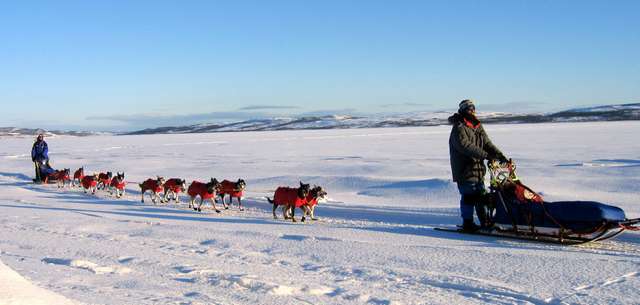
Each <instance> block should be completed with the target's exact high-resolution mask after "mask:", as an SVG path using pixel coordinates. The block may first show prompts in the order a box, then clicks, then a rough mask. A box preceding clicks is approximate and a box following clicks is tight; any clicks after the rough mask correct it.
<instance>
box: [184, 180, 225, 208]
mask: <svg viewBox="0 0 640 305" xmlns="http://www.w3.org/2000/svg"><path fill="white" fill-rule="evenodd" d="M218 191H220V182H218V179H215V178H211V181H209V182H207V183H202V182H199V181H193V182H191V185H189V189H188V190H187V194H189V197H191V198H190V201H189V207H190V208H191V207H193V209H194V210H196V211H198V212H201V211H202V209H201V207H202V203H203V202H204V201H205V200H207V199H209V200H211V205H212V206H213V209H214V210H215V211H216V213H220V210H218V208H217V207H216V201H215V198H216V193H217V192H218ZM197 196H200V204H199V205H198V207H197V208H196V206H195V200H196V197H197Z"/></svg>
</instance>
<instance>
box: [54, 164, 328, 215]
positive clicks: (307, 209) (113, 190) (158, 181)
mask: <svg viewBox="0 0 640 305" xmlns="http://www.w3.org/2000/svg"><path fill="white" fill-rule="evenodd" d="M70 173H71V171H70V169H68V168H66V169H64V170H59V171H56V172H55V173H54V174H53V175H52V177H53V178H54V179H55V180H56V181H57V184H58V187H59V188H61V187H65V186H66V185H67V183H68V184H69V185H70V186H72V187H75V186H80V187H82V188H83V189H84V192H85V193H87V192H91V193H92V194H95V192H96V190H107V189H108V190H109V193H110V194H111V195H114V194H115V197H116V198H120V197H122V196H123V195H124V193H125V186H126V182H125V180H124V179H125V176H124V172H122V173H120V172H116V175H115V176H114V175H113V173H112V172H106V173H102V172H101V173H94V174H93V175H85V174H84V167H80V168H79V169H78V170H76V171H75V172H74V174H73V178H71V175H70ZM138 186H139V187H140V195H141V197H140V201H141V202H144V195H145V193H147V192H150V197H151V201H152V202H153V203H154V204H156V203H157V202H158V201H159V202H160V203H167V202H169V201H171V200H174V201H175V202H176V203H180V199H179V194H180V193H181V192H182V193H186V194H187V195H188V196H189V208H193V209H194V210H196V211H202V205H203V204H204V202H205V201H210V202H211V206H212V207H213V209H214V210H215V211H216V213H220V210H219V209H218V207H217V206H216V203H217V202H218V199H219V200H220V201H222V206H223V208H224V209H225V210H226V209H229V207H230V206H231V204H232V203H233V198H236V199H237V201H238V208H239V209H240V211H244V207H243V206H242V197H243V195H244V190H245V188H246V187H247V184H246V182H245V181H244V180H243V179H238V180H237V181H235V182H233V181H230V180H226V179H225V180H222V181H218V179H216V178H211V180H210V181H208V182H200V181H197V180H194V181H193V182H191V184H190V185H189V187H187V181H186V180H184V179H181V178H171V179H165V178H164V177H161V176H157V177H156V178H155V179H153V178H149V179H147V180H145V181H144V182H142V183H140V184H138ZM160 193H162V194H163V195H162V196H160ZM227 195H229V204H228V205H227V203H226V201H225V197H226V196H227ZM326 196H327V192H326V191H325V190H324V189H323V188H322V187H320V186H314V187H313V188H312V187H311V186H310V185H309V184H305V183H302V182H300V185H299V186H298V187H285V186H280V187H278V188H277V189H276V190H275V192H274V194H273V199H271V198H269V197H266V198H267V201H268V202H269V203H270V204H272V205H273V218H274V219H277V218H278V217H277V216H276V210H277V209H278V207H282V213H283V217H284V219H291V220H292V221H293V222H295V221H296V219H295V217H294V216H295V210H296V208H298V209H300V210H301V211H302V218H301V220H302V221H305V220H306V217H307V216H308V217H310V218H311V219H312V220H316V217H315V216H314V210H315V207H316V205H318V201H322V200H323V199H325V198H326ZM197 197H200V201H199V203H198V204H197V205H196V198H197Z"/></svg>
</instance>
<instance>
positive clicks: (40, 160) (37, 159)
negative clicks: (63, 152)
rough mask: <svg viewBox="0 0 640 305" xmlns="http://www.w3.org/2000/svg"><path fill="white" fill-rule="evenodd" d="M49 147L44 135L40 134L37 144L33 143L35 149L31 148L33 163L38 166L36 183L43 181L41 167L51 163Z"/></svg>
mask: <svg viewBox="0 0 640 305" xmlns="http://www.w3.org/2000/svg"><path fill="white" fill-rule="evenodd" d="M48 153H49V147H48V146H47V142H45V141H44V135H43V134H39V135H38V138H37V139H36V142H35V143H33V147H32V148H31V161H33V163H34V164H35V166H36V179H35V180H34V182H40V181H42V177H41V167H43V166H44V165H45V164H47V163H48V162H49V154H48Z"/></svg>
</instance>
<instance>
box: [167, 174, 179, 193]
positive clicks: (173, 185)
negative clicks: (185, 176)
mask: <svg viewBox="0 0 640 305" xmlns="http://www.w3.org/2000/svg"><path fill="white" fill-rule="evenodd" d="M179 180H180V179H178V178H171V179H169V180H167V182H165V183H164V188H165V189H169V190H171V191H172V192H174V193H176V194H178V193H180V191H182V183H179V182H178V181H179Z"/></svg>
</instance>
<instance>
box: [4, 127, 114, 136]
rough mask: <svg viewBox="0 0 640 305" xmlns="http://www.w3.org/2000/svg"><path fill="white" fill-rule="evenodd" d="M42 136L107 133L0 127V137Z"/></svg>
mask: <svg viewBox="0 0 640 305" xmlns="http://www.w3.org/2000/svg"><path fill="white" fill-rule="evenodd" d="M39 134H44V135H45V137H52V136H57V135H68V136H78V137H84V136H95V135H107V134H111V133H108V132H96V131H62V130H45V129H42V128H17V127H0V137H20V136H34V137H35V136H36V135H39Z"/></svg>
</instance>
